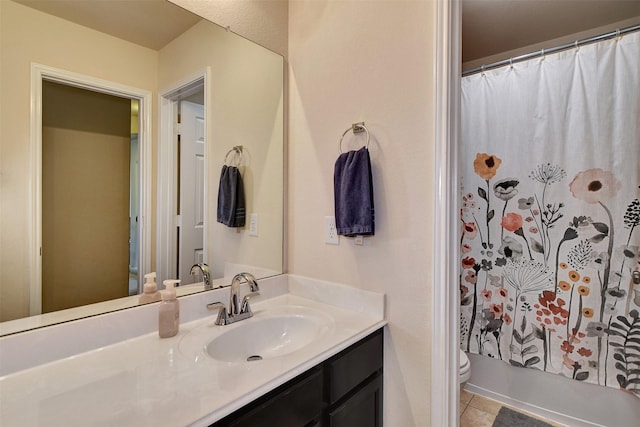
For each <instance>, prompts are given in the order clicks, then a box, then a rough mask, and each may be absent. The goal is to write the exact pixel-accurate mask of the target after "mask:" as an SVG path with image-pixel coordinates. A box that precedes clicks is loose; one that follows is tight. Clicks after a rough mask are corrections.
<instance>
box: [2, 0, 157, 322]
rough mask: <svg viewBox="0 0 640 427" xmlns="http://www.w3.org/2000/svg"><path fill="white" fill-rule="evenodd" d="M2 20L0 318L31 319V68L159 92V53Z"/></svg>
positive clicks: (18, 11)
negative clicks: (52, 69) (47, 68)
mask: <svg viewBox="0 0 640 427" xmlns="http://www.w3.org/2000/svg"><path fill="white" fill-rule="evenodd" d="M0 20H1V21H0V43H1V45H0V55H1V58H0V59H1V61H0V67H1V68H0V77H1V79H2V83H1V85H2V86H1V87H2V96H1V97H0V110H1V111H2V114H1V115H0V120H1V122H0V162H1V163H0V170H1V172H2V176H1V178H2V183H1V194H0V231H1V235H0V288H1V294H0V295H1V297H0V301H1V302H0V317H2V318H7V316H10V318H14V317H19V316H18V315H27V314H28V312H29V285H28V283H29V269H30V265H29V241H30V239H31V236H29V234H28V224H27V218H28V216H27V212H29V210H30V209H31V206H30V186H29V182H30V179H31V170H30V145H29V135H30V133H29V132H30V131H29V120H30V119H29V114H30V89H29V88H30V72H31V71H30V66H31V65H30V64H31V62H36V63H39V64H42V65H47V66H51V67H55V68H59V69H63V70H69V71H74V72H77V73H81V74H85V75H88V76H92V77H97V78H101V79H105V80H110V81H113V82H118V83H120V84H124V85H129V86H133V87H137V88H141V89H146V90H149V91H153V92H154V93H155V88H156V69H157V52H155V51H153V50H150V49H146V48H142V47H140V46H137V45H135V44H132V43H128V42H124V41H122V40H120V39H116V38H114V37H110V36H107V35H105V34H102V33H99V32H96V31H92V30H89V29H87V28H85V27H81V26H78V25H75V24H72V23H70V22H68V21H64V20H62V19H59V18H55V17H52V16H50V15H46V14H43V13H40V12H37V11H34V10H33V9H30V8H27V7H25V6H22V5H19V4H16V3H13V2H11V1H6V0H2V1H0ZM52 34H55V35H56V37H52V36H51V35H52ZM154 107H155V105H154Z"/></svg>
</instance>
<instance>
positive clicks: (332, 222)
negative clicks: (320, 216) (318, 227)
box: [324, 216, 340, 245]
mask: <svg viewBox="0 0 640 427" xmlns="http://www.w3.org/2000/svg"><path fill="white" fill-rule="evenodd" d="M324 242H325V243H326V244H328V245H339V244H340V236H338V230H336V218H335V217H333V216H325V217H324Z"/></svg>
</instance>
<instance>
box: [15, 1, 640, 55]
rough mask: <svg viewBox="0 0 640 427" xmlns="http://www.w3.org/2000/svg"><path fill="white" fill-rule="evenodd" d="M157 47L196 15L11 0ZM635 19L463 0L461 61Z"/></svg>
mask: <svg viewBox="0 0 640 427" xmlns="http://www.w3.org/2000/svg"><path fill="white" fill-rule="evenodd" d="M14 1H16V2H18V3H22V4H24V5H26V6H29V7H32V8H35V9H39V10H41V11H43V12H46V13H50V14H52V15H55V16H58V17H60V18H63V19H66V20H69V21H72V22H76V23H79V24H81V25H84V26H86V27H90V28H94V29H96V30H99V31H102V32H105V33H107V34H111V35H113V36H116V37H119V38H122V39H125V40H129V41H131V42H133V43H136V44H139V45H142V46H146V47H148V48H150V49H154V50H159V49H160V48H162V47H163V46H165V45H166V44H167V43H168V42H169V41H171V40H173V39H174V38H175V37H177V36H178V35H180V34H182V33H183V32H184V31H186V30H187V29H188V28H190V27H191V26H193V25H194V24H195V23H196V22H198V21H199V20H200V19H201V18H200V17H198V16H196V15H194V14H192V13H191V12H188V11H186V10H184V9H182V8H180V7H178V6H176V5H174V4H173V3H170V2H168V1H166V0H14ZM633 17H638V22H637V23H640V0H462V62H468V61H473V60H476V59H479V58H485V57H488V56H492V55H495V54H499V53H502V52H507V51H510V50H513V49H517V48H521V47H524V46H529V45H533V44H536V43H540V42H543V41H547V40H552V39H555V38H559V37H562V36H567V35H569V34H575V33H579V32H582V31H585V30H589V29H592V28H596V27H601V26H605V25H607V24H611V23H614V22H619V21H623V20H628V19H629V18H633Z"/></svg>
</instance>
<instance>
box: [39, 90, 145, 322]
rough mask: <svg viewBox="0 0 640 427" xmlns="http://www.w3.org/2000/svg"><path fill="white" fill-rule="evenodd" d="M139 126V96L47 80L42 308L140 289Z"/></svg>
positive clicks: (44, 95) (58, 307)
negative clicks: (101, 91)
mask: <svg viewBox="0 0 640 427" xmlns="http://www.w3.org/2000/svg"><path fill="white" fill-rule="evenodd" d="M132 111H133V113H132ZM137 129H138V118H137V101H135V102H133V105H132V100H131V99H128V98H122V97H118V96H113V95H107V94H104V93H98V92H94V91H90V90H87V89H81V88H78V87H74V86H67V85H64V84H60V83H55V82H52V81H46V80H44V81H43V82H42V312H43V313H47V312H51V311H56V310H61V309H65V308H70V307H75V306H79V305H85V304H91V303H95V302H100V301H105V300H109V299H114V298H120V297H123V296H127V295H129V294H130V288H133V293H137V290H138V272H137V268H138V265H137V264H138V262H137V261H136V260H137V259H138V252H139V251H138V239H137V232H138V231H137V226H136V223H137V216H138V212H139V164H138V158H137V152H138V148H137V143H136V142H137V132H138V130H137ZM132 153H134V154H133V155H132ZM132 188H133V189H134V191H132ZM132 259H133V260H134V262H131V260H132Z"/></svg>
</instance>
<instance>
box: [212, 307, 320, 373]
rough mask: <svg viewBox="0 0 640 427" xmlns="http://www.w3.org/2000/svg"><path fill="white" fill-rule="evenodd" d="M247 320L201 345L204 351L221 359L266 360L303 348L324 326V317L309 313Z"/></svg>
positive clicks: (316, 336) (318, 334)
mask: <svg viewBox="0 0 640 427" xmlns="http://www.w3.org/2000/svg"><path fill="white" fill-rule="evenodd" d="M250 320H252V321H247V322H246V323H244V324H239V325H238V326H237V327H236V328H234V329H233V330H230V331H228V332H223V333H222V334H221V335H219V336H217V337H216V338H214V339H213V340H211V341H210V342H209V343H208V344H207V345H206V348H205V351H206V352H207V354H208V355H209V356H211V357H212V358H214V359H216V360H220V361H224V362H242V361H255V360H262V359H270V358H273V357H278V356H284V355H286V354H289V353H292V352H294V351H297V350H299V349H301V348H303V347H306V346H307V345H309V344H310V343H312V342H313V341H314V340H316V339H317V338H318V337H319V336H320V335H322V334H323V332H326V330H327V329H328V324H327V321H326V319H323V318H322V317H321V316H317V315H309V314H288V315H274V316H265V317H261V318H258V317H256V318H253V319H250Z"/></svg>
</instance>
